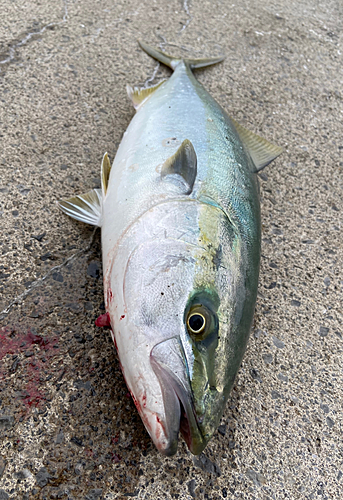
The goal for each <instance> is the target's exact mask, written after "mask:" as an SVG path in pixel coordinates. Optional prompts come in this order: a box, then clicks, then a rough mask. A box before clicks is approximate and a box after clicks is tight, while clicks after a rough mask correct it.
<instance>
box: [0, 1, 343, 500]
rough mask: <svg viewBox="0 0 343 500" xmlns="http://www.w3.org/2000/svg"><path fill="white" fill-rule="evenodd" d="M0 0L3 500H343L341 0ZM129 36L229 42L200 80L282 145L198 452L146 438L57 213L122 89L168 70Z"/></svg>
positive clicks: (115, 137)
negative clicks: (248, 301)
mask: <svg viewBox="0 0 343 500" xmlns="http://www.w3.org/2000/svg"><path fill="white" fill-rule="evenodd" d="M232 1H233V0H232ZM0 5H1V14H2V15H1V26H0V71H1V72H0V90H1V95H0V121H1V135H0V137H1V151H0V168H1V179H0V181H1V184H0V193H1V206H0V217H1V219H0V220H1V229H2V232H1V235H2V237H1V241H0V255H1V260H0V280H1V281H0V311H2V313H1V315H0V317H1V329H0V381H1V382H0V384H1V385H0V436H1V438H0V439H1V440H0V499H1V500H5V499H9V498H11V499H23V500H24V499H26V500H27V499H30V500H31V499H50V498H51V499H59V498H62V499H67V498H69V499H74V500H78V499H82V500H83V499H85V500H86V499H87V500H100V499H108V500H110V499H117V498H118V499H124V498H127V497H135V498H140V499H154V500H157V499H160V500H162V499H177V498H178V499H189V500H190V499H192V498H196V499H213V500H215V499H216V500H218V499H221V498H233V499H235V498H242V499H249V500H250V499H260V500H262V499H263V500H264V499H286V498H289V499H317V498H320V499H321V500H324V499H335V500H338V499H340V498H342V496H341V492H342V489H343V439H342V424H343V418H342V411H343V410H342V403H343V394H342V389H343V372H342V369H343V356H342V354H343V337H342V336H343V330H342V288H343V281H342V260H343V259H342V251H343V243H342V214H343V202H342V199H343V191H342V188H343V173H342V166H343V159H342V153H343V139H342V118H343V115H342V112H343V107H342V98H343V93H342V50H343V49H342V46H341V42H342V16H343V9H342V2H340V1H339V0H336V1H334V0H326V1H325V2H323V1H319V0H297V1H294V0H290V1H287V2H286V1H284V2H282V1H277V0H263V1H262V0H245V1H237V2H235V3H231V2H225V1H218V0H217V1H214V2H209V1H206V0H205V1H202V2H187V0H185V1H184V2H183V3H182V2H181V1H177V0H170V1H166V0H165V1H160V2H156V1H153V0H149V1H147V2H141V3H139V2H134V1H133V0H125V1H124V0H116V1H114V0H101V1H100V0H83V1H80V0H65V2H64V3H63V1H62V0H61V1H58V0H56V1H51V0H50V1H49V0H43V1H41V2H38V1H33V0H26V1H24V0H18V1H16V2H8V1H7V0H1V1H0ZM138 38H140V39H142V40H145V41H147V42H150V43H151V44H152V45H156V46H160V47H162V48H165V49H166V50H168V51H172V52H174V53H175V54H179V53H181V48H182V49H183V54H188V53H192V54H194V55H198V56H199V55H200V54H202V55H217V54H221V53H225V54H226V56H227V57H226V60H225V61H224V63H222V64H220V65H218V66H215V67H211V68H208V69H206V70H203V71H198V72H197V77H198V78H199V80H200V81H201V82H202V83H203V84H204V86H205V87H206V88H207V89H208V90H209V91H210V92H211V94H212V95H213V96H214V97H215V98H216V99H217V100H218V102H220V103H221V105H222V106H223V107H224V108H226V109H227V110H228V112H229V113H230V114H231V115H232V116H233V117H234V118H236V119H237V120H238V121H240V122H241V123H242V124H243V125H245V126H247V127H248V128H250V129H251V130H253V131H255V132H257V133H259V134H260V135H262V136H264V137H266V138H267V139H269V140H270V141H274V142H275V143H276V144H279V145H281V146H284V148H285V152H284V154H283V155H282V156H281V157H280V158H279V159H278V160H277V161H276V162H274V163H273V164H272V165H270V166H269V167H267V168H266V169H265V170H264V171H263V173H262V174H261V198H262V200H261V205H262V220H263V243H262V254H263V256H262V266H261V278H260V288H259V297H258V301H257V305H256V315H255V323H254V327H253V332H252V335H251V339H250V342H249V346H248V349H247V352H246V354H245V358H244V361H243V364H242V368H241V370H240V372H239V374H238V377H237V380H236V385H235V387H234V390H233V392H232V396H231V398H230V400H229V402H228V404H227V408H226V411H225V414H224V415H223V419H222V423H221V426H220V427H219V430H218V433H217V434H216V435H215V436H214V438H213V439H212V441H211V442H210V444H209V445H208V447H207V448H206V450H205V452H204V453H203V454H202V455H201V456H200V457H193V456H192V455H191V454H190V453H189V452H188V451H187V449H186V446H185V444H184V443H183V442H180V445H179V450H178V453H177V455H176V456H175V457H174V458H164V457H162V456H161V455H159V454H158V453H157V451H156V450H155V449H154V447H153V445H152V443H151V440H150V438H149V436H148V435H147V433H146V431H145V429H144V427H143V424H142V423H141V421H140V418H139V416H138V414H137V412H136V410H135V407H134V405H133V403H132V400H131V398H130V396H129V395H128V391H127V389H126V386H125V383H124V380H123V377H122V375H121V371H120V368H119V364H118V359H117V356H116V353H115V350H114V348H113V345H112V341H111V339H110V334H109V331H108V330H102V329H100V328H97V327H96V326H95V325H94V320H95V318H96V317H97V316H98V315H99V314H101V313H102V312H104V306H103V297H102V279H101V278H102V269H101V251H100V231H99V230H97V231H95V232H93V229H92V228H90V227H87V226H84V225H82V224H79V223H77V222H75V221H73V220H71V219H68V218H67V217H65V216H64V215H63V214H62V213H61V212H60V211H58V209H57V207H56V204H55V202H56V200H58V199H60V198H62V197H67V196H71V195H73V194H77V193H83V192H85V191H87V190H89V189H90V188H93V187H97V186H99V179H100V162H101V158H102V155H103V153H104V152H105V151H108V152H109V155H110V158H111V159H113V157H114V155H115V152H116V149H117V147H118V144H119V142H120V140H121V137H122V135H123V132H124V131H125V129H126V127H127V126H128V123H129V121H130V119H131V118H132V116H133V114H134V109H133V107H132V105H131V103H130V102H129V100H128V98H127V97H126V92H125V85H126V84H127V83H129V84H133V85H144V84H150V83H156V82H157V81H159V80H160V79H161V78H162V77H165V76H168V75H169V74H170V71H169V70H168V69H167V68H165V67H161V66H160V65H157V64H156V62H155V61H153V60H152V59H151V58H149V57H148V56H147V55H146V54H144V53H143V52H142V51H141V50H140V49H139V47H138V45H137V43H136V40H137V39H138ZM190 119H191V117H190Z"/></svg>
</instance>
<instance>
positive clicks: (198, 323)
mask: <svg viewBox="0 0 343 500" xmlns="http://www.w3.org/2000/svg"><path fill="white" fill-rule="evenodd" d="M187 325H188V328H189V330H190V331H191V332H192V333H194V334H195V335H197V334H199V333H202V332H203V330H204V329H205V326H206V318H205V317H204V316H203V315H202V314H200V313H198V312H194V313H191V314H190V315H189V316H188V320H187Z"/></svg>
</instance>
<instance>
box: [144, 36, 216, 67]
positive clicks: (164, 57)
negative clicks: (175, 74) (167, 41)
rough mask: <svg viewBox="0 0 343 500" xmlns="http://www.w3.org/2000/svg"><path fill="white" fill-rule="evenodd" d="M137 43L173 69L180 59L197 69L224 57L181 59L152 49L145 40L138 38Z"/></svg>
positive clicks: (150, 54)
mask: <svg viewBox="0 0 343 500" xmlns="http://www.w3.org/2000/svg"><path fill="white" fill-rule="evenodd" d="M138 43H139V45H140V46H141V48H142V49H143V50H144V52H146V53H147V54H149V56H151V57H153V58H154V59H157V61H159V62H161V63H163V64H165V65H166V66H169V68H171V69H175V68H176V66H177V65H178V64H179V63H180V62H181V61H183V62H184V63H186V64H187V65H188V66H189V67H190V68H191V69H197V68H204V67H205V66H210V65H211V64H217V63H219V62H221V61H223V60H224V59H225V56H218V57H208V58H201V59H183V58H181V57H174V56H170V55H169V54H166V53H165V52H162V51H161V50H158V49H154V48H153V47H150V45H148V44H146V43H145V42H142V41H141V40H138Z"/></svg>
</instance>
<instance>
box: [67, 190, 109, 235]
mask: <svg viewBox="0 0 343 500" xmlns="http://www.w3.org/2000/svg"><path fill="white" fill-rule="evenodd" d="M58 206H59V208H60V209H61V210H62V212H64V213H65V214H67V215H69V216H70V217H72V218H73V219H76V220H79V221H81V222H85V223H86V224H91V225H92V226H99V227H101V218H102V217H101V215H102V195H101V190H100V189H92V190H91V191H88V193H85V194H82V195H78V196H73V197H72V198H68V199H66V200H61V201H59V202H58Z"/></svg>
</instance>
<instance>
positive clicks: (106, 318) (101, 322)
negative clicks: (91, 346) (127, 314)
mask: <svg viewBox="0 0 343 500" xmlns="http://www.w3.org/2000/svg"><path fill="white" fill-rule="evenodd" d="M95 324H96V326H100V327H107V326H111V318H110V315H109V314H108V312H107V313H105V314H100V316H98V317H97V319H96V320H95Z"/></svg>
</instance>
